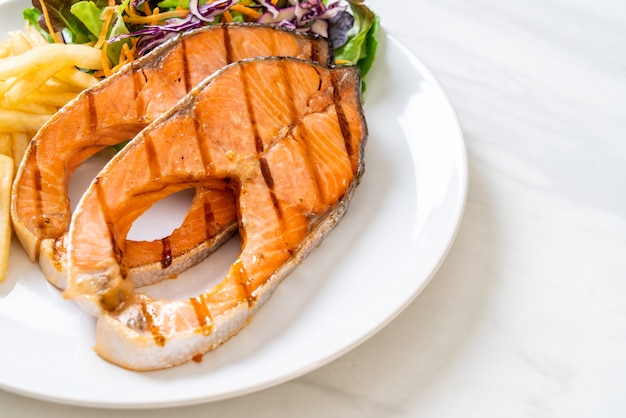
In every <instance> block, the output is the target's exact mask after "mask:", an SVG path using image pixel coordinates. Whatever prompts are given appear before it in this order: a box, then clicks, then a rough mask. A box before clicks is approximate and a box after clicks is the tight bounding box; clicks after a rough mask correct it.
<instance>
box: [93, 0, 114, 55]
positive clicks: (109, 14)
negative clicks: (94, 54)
mask: <svg viewBox="0 0 626 418" xmlns="http://www.w3.org/2000/svg"><path fill="white" fill-rule="evenodd" d="M114 11H115V9H114V8H113V7H105V9H104V10H103V12H102V16H100V19H103V20H104V23H102V29H101V30H100V35H99V36H98V42H96V44H95V45H94V48H101V47H102V45H103V44H105V43H106V40H107V34H108V33H109V26H111V21H112V20H113V12H114Z"/></svg>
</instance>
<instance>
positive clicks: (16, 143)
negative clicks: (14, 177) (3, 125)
mask: <svg viewBox="0 0 626 418" xmlns="http://www.w3.org/2000/svg"><path fill="white" fill-rule="evenodd" d="M31 138H32V135H30V134H28V133H26V132H13V141H12V142H13V150H12V151H13V162H14V171H17V167H18V166H19V165H20V163H21V162H22V159H23V158H24V153H25V152H26V148H28V143H29V142H30V139H31Z"/></svg>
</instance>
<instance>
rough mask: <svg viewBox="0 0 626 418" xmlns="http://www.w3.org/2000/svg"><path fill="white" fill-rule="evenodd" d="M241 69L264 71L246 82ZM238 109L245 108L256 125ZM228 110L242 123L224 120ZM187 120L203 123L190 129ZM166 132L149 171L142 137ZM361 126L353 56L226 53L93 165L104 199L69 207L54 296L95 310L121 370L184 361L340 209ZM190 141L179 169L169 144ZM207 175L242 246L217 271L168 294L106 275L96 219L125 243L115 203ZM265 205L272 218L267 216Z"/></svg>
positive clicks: (357, 155) (112, 260)
mask: <svg viewBox="0 0 626 418" xmlns="http://www.w3.org/2000/svg"><path fill="white" fill-rule="evenodd" d="M285 69H287V72H286V73H287V74H289V80H288V79H287V78H286V77H285V76H284V75H285ZM242 71H243V72H245V73H246V74H247V76H252V75H253V74H261V73H262V74H264V75H266V76H267V77H265V78H264V79H263V80H260V81H259V82H258V83H256V84H255V88H252V86H251V84H250V83H245V81H244V80H245V78H242V77H241V72H242ZM295 80H298V81H297V82H298V84H297V88H294V89H293V92H294V93H295V94H294V95H293V96H292V97H290V96H289V93H288V92H289V89H288V88H286V86H285V85H286V84H288V83H295ZM320 80H321V83H320ZM294 86H296V84H294ZM270 92H271V97H272V103H270V104H269V105H268V103H267V97H268V95H269V94H270ZM337 92H339V94H338V93H337ZM246 96H248V97H246ZM288 101H291V102H292V103H291V104H290V105H288V104H286V102H288ZM246 103H248V105H249V106H248V105H246ZM338 103H340V105H341V106H340V107H341V109H339V108H338V106H337V104H338ZM289 106H293V108H294V109H296V115H295V116H296V117H295V119H291V118H289V117H286V114H288V113H289V111H285V109H287V108H288V107H289ZM217 109H223V110H225V112H224V113H223V114H222V113H219V112H216V110H217ZM250 110H252V112H250ZM250 115H256V118H257V119H256V129H254V128H253V125H254V118H251V117H250ZM235 120H236V121H244V122H246V123H243V124H239V125H237V124H235V123H234V121H235ZM196 121H197V122H196ZM196 123H198V124H199V126H201V127H202V129H200V130H199V131H198V129H197V128H196V126H195V125H196ZM226 126H227V127H229V128H231V130H230V131H229V135H228V136H227V137H223V136H221V135H220V132H221V130H220V128H221V127H226ZM172 131H176V132H181V133H184V135H183V136H182V137H181V142H179V143H177V146H176V147H175V149H172V153H173V154H174V157H173V158H169V157H167V158H166V157H165V156H164V155H163V153H157V158H158V159H159V165H158V167H159V171H158V173H156V172H150V168H149V167H147V165H146V163H145V160H146V158H148V154H147V153H146V151H145V150H146V147H148V146H151V147H154V148H155V149H156V150H159V149H163V148H169V147H171V142H170V141H169V138H170V136H171V135H170V132H172ZM196 134H199V135H202V136H203V137H204V140H202V141H200V140H198V138H196V137H195V135H196ZM366 137H367V127H366V124H365V120H364V117H363V113H362V108H361V101H360V78H359V72H358V69H357V68H356V67H336V68H335V67H327V66H323V65H321V64H315V63H311V62H308V61H306V62H305V61H301V60H297V59H293V58H264V59H253V60H246V61H239V62H235V63H233V64H231V65H229V66H227V67H225V68H224V69H222V70H220V71H219V72H218V73H216V74H214V75H213V76H211V77H210V78H208V79H207V80H206V81H205V82H203V83H201V84H200V85H199V86H198V87H196V88H194V90H192V92H191V93H190V94H189V95H187V96H186V98H185V99H184V100H183V101H181V102H179V104H177V105H176V106H175V107H174V108H172V109H171V110H170V111H168V112H166V113H165V114H164V115H162V116H161V117H159V118H158V119H157V120H156V121H155V122H153V123H152V124H150V125H149V126H148V127H147V128H146V129H145V131H144V133H143V134H142V135H138V136H137V137H136V138H135V139H134V140H133V141H132V142H131V143H130V144H129V145H128V146H127V147H126V148H125V149H124V150H123V151H122V152H121V153H119V154H118V155H117V156H116V157H115V158H114V160H112V161H111V163H110V164H109V165H107V167H105V169H104V170H103V171H102V172H101V173H100V176H99V178H100V185H99V186H98V187H101V188H102V190H103V192H104V193H102V197H103V198H104V199H105V202H104V203H103V204H101V202H100V197H99V196H97V195H96V191H95V190H94V188H95V185H92V186H90V188H89V189H88V190H87V191H86V192H85V194H84V195H83V197H82V199H81V201H80V202H79V205H78V207H77V209H76V212H75V215H74V217H73V218H72V222H71V226H70V233H69V236H68V239H69V244H68V256H69V276H68V278H69V286H68V289H67V290H66V292H65V293H64V295H65V296H66V297H69V298H73V299H74V300H76V301H77V302H79V303H81V304H82V305H83V306H84V305H89V304H92V305H96V309H103V310H102V311H101V314H100V316H99V318H98V323H97V332H96V347H95V348H96V351H97V352H98V354H100V355H101V356H102V357H103V358H105V359H107V360H109V361H111V362H113V363H115V364H118V365H120V366H122V367H126V368H130V369H137V370H151V369H158V368H164V367H170V366H173V365H176V364H180V363H183V362H186V361H189V360H193V359H194V358H195V359H197V358H198V356H200V355H202V354H203V353H205V352H207V351H209V350H212V349H214V348H216V347H217V346H219V345H221V344H222V343H223V342H225V341H226V340H227V339H228V338H230V337H231V336H232V335H234V334H236V333H237V332H238V331H239V330H240V329H241V328H242V327H243V326H245V324H246V323H247V322H248V321H249V320H250V318H251V316H252V315H253V314H254V313H255V312H256V311H257V310H258V309H259V308H260V307H261V306H262V305H263V304H264V302H265V301H267V299H268V298H269V297H270V295H271V293H272V291H273V290H274V289H275V287H276V286H277V285H278V284H279V283H280V281H281V280H282V279H283V278H284V277H285V276H286V275H287V274H288V273H289V272H290V271H291V270H292V269H293V268H294V267H295V266H296V265H297V264H298V263H299V262H300V261H301V260H302V259H303V258H304V257H306V255H307V254H308V253H309V252H310V251H312V249H314V248H315V247H317V246H318V245H319V244H320V242H321V240H322V239H323V238H324V236H325V235H326V234H327V233H328V232H329V231H330V230H331V229H332V228H333V226H334V225H335V224H336V223H337V222H338V221H339V220H340V219H341V217H342V216H343V214H344V213H345V211H346V209H347V207H348V203H349V201H350V198H351V196H352V194H353V193H354V191H355V189H356V187H357V185H358V183H359V180H360V178H361V175H362V173H363V156H364V146H365V140H366ZM146 138H150V142H151V144H150V145H148V144H147V140H146ZM259 140H260V142H261V143H262V144H263V145H264V146H263V151H262V152H259V150H258V142H259ZM346 143H349V147H350V149H351V150H352V155H349V153H348V146H346ZM198 144H202V145H203V146H205V147H207V148H209V152H210V153H211V155H212V156H213V165H212V166H211V168H210V169H209V170H207V168H206V167H205V166H204V165H203V164H202V163H200V162H197V163H196V164H195V165H194V166H184V167H182V166H180V165H178V164H176V163H174V162H173V161H175V160H176V156H177V155H185V156H189V154H188V153H187V150H188V149H189V148H190V147H192V148H193V147H197V146H198ZM217 150H221V151H220V152H218V151H217ZM193 154H194V155H199V154H200V150H198V149H197V148H196V149H194V151H193ZM353 157H354V158H353ZM187 159H188V158H185V160H187ZM196 160H199V158H196ZM262 161H263V162H262ZM129 166H132V167H134V170H135V171H136V173H137V179H138V180H137V181H133V182H127V183H123V184H124V187H123V188H122V189H119V188H118V187H117V185H118V184H120V183H119V181H120V179H121V178H122V176H123V173H122V172H121V170H119V167H129ZM264 167H265V168H264ZM225 178H228V179H230V181H228V182H225V181H223V179H225ZM215 181H218V182H222V183H221V184H223V185H224V187H228V188H230V190H231V191H232V193H233V194H234V195H235V196H236V207H237V211H238V219H239V224H240V235H241V238H242V249H241V253H240V254H239V256H238V258H237V260H235V261H234V262H233V264H232V265H231V267H230V269H229V271H228V273H227V275H226V277H225V278H224V280H223V281H222V282H220V283H219V284H218V285H217V286H215V287H213V288H211V289H207V290H206V291H204V292H202V293H201V294H200V295H198V296H197V297H194V298H189V299H183V300H171V301H168V300H154V299H152V298H150V297H149V296H147V295H144V294H141V293H135V291H134V290H133V289H132V288H131V287H124V286H125V283H123V281H121V280H120V279H119V277H117V275H118V274H119V273H118V271H119V266H117V260H116V257H115V256H114V252H115V249H114V248H107V243H108V244H109V245H110V244H111V243H110V242H109V241H108V231H109V229H108V228H109V226H108V225H106V222H104V221H103V218H105V219H109V220H110V222H111V223H112V224H111V227H112V231H114V234H115V242H117V243H124V242H125V234H126V233H127V231H128V229H129V228H130V224H132V222H133V221H134V219H136V218H133V217H129V216H125V210H126V209H127V208H128V207H131V206H135V205H140V206H141V205H147V204H149V203H150V202H154V201H156V200H158V199H160V198H162V197H163V194H158V193H153V192H152V191H153V190H155V187H156V186H155V183H158V187H159V188H161V189H163V190H166V189H168V188H172V189H180V188H183V187H189V186H191V185H195V184H202V185H210V184H213V182H215ZM137 199H142V200H141V201H138V200H137ZM144 199H145V201H144ZM277 206H278V207H279V208H280V211H281V213H282V217H278V216H277V214H276V207H277ZM103 212H106V213H109V214H110V217H109V216H104V214H103ZM92 248H98V254H97V257H98V258H100V259H102V260H105V261H106V262H101V263H99V264H98V265H97V266H95V265H94V264H93V263H92V262H91V261H90V260H91V259H92V258H93V256H94V255H95V254H92V251H91V250H90V249H92ZM102 276H106V277H107V280H106V286H104V287H98V286H92V285H90V283H91V282H92V281H96V282H99V281H100V278H101V277H102ZM127 282H129V281H127ZM131 285H132V283H131ZM110 294H115V295H117V296H118V300H123V302H121V303H119V304H118V305H116V306H114V305H111V304H110V302H111V300H113V299H106V300H105V299H103V295H106V296H108V295H110ZM113 301H114V300H113ZM98 306H99V307H100V308H98Z"/></svg>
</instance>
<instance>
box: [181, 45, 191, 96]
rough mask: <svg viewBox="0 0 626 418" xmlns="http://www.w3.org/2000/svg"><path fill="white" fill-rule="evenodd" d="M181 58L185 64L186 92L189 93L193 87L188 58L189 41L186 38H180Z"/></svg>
mask: <svg viewBox="0 0 626 418" xmlns="http://www.w3.org/2000/svg"><path fill="white" fill-rule="evenodd" d="M180 60H181V62H182V64H183V78H184V80H185V92H186V93H189V92H190V91H191V89H192V88H193V85H192V84H191V71H190V69H189V60H188V59H187V42H186V41H185V38H183V39H181V40H180Z"/></svg>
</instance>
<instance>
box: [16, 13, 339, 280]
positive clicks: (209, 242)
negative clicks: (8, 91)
mask: <svg viewBox="0 0 626 418" xmlns="http://www.w3.org/2000/svg"><path fill="white" fill-rule="evenodd" d="M275 55H279V56H293V57H297V58H302V59H310V60H315V61H320V62H323V63H330V61H332V48H331V47H330V44H329V42H328V40H326V39H324V38H321V37H318V36H313V35H307V34H300V33H297V32H293V31H288V30H285V29H280V28H277V27H273V26H264V25H256V24H231V25H214V26H208V27H205V28H202V29H198V30H196V31H192V32H188V33H185V34H184V35H182V36H179V37H178V38H176V39H174V40H172V41H169V42H168V43H166V44H164V45H163V46H161V47H159V48H158V49H155V50H154V51H152V52H151V53H150V54H148V55H146V56H144V57H143V58H141V59H139V60H137V61H135V62H133V63H132V64H131V65H129V66H126V67H125V68H123V69H122V70H120V71H119V72H117V73H115V74H113V75H112V76H110V77H109V78H107V79H105V80H103V81H102V82H100V83H98V84H97V85H95V86H94V87H92V88H90V89H88V90H86V91H84V92H83V93H81V94H80V95H79V96H78V97H77V98H76V99H75V100H74V101H72V102H71V103H69V104H68V105H67V106H65V107H64V108H63V109H62V110H60V111H59V112H58V113H57V114H56V115H55V116H53V117H52V118H51V120H50V121H48V123H47V124H45V125H44V126H43V127H42V128H41V130H40V131H39V132H38V133H37V135H36V136H35V137H34V139H33V141H32V142H31V144H30V146H29V148H28V149H27V151H26V156H25V158H24V161H23V163H22V165H21V167H20V168H19V171H18V173H17V176H16V179H15V183H14V188H13V198H12V207H11V215H12V219H13V224H14V227H15V231H16V235H17V237H18V238H19V240H20V242H21V243H22V245H23V247H24V248H25V250H26V252H27V253H28V255H29V257H30V259H31V260H32V261H37V260H39V264H40V266H41V269H42V271H43V273H44V276H45V277H46V278H47V280H48V281H49V282H50V283H52V284H54V285H55V286H57V287H59V288H65V287H66V264H67V260H66V242H65V239H66V233H67V228H68V226H69V223H70V216H71V210H70V201H69V197H68V184H69V183H70V179H71V176H72V174H73V172H74V170H75V169H76V168H77V167H78V166H79V165H81V164H82V163H83V162H84V161H85V160H87V159H88V158H90V157H91V156H93V155H95V154H96V153H97V152H99V151H101V150H102V149H104V148H106V147H108V146H111V145H115V144H118V143H120V142H122V141H124V140H127V139H130V138H132V137H134V136H135V135H136V134H137V133H138V132H139V131H140V130H141V129H143V128H144V127H145V126H147V125H148V124H149V123H150V122H152V121H153V120H155V119H156V118H157V117H158V116H159V115H161V114H162V113H163V112H165V111H166V110H168V109H169V108H170V107H172V106H174V105H175V104H176V103H177V102H178V101H179V100H180V99H182V98H183V97H184V96H185V94H187V93H188V92H189V91H190V90H191V89H192V88H193V87H194V86H195V85H197V84H198V83H200V82H201V81H202V80H204V79H205V78H206V77H208V76H209V75H211V74H212V73H214V72H215V71H217V70H219V69H220V68H222V67H223V66H225V65H227V64H229V63H231V62H235V61H237V60H240V59H244V58H250V57H256V56H275ZM124 171H125V172H126V170H124ZM236 229H237V224H236V211H235V201H234V195H233V194H232V192H231V191H230V190H229V189H228V185H227V184H224V183H223V182H219V181H215V182H213V183H212V184H210V185H208V186H207V185H204V186H198V188H197V189H196V193H195V195H194V198H193V200H192V202H191V207H190V210H189V212H188V214H187V216H186V217H185V218H184V220H183V223H182V225H181V226H180V227H179V228H177V229H175V230H174V231H173V232H172V234H171V235H170V236H167V237H163V238H162V239H158V240H153V241H131V242H129V243H128V245H127V249H126V251H127V252H126V261H127V266H128V270H129V275H130V277H131V278H132V280H133V281H134V282H135V284H136V286H144V285H148V284H152V283H155V282H157V281H159V280H162V279H164V278H167V277H171V276H175V275H176V274H178V273H179V272H180V271H184V270H185V269H187V268H188V267H190V266H191V265H193V264H195V263H197V262H199V261H200V260H202V259H203V258H205V257H206V256H207V255H208V254H210V253H211V252H212V251H214V250H215V249H216V248H217V247H218V246H219V245H220V244H221V243H223V242H224V241H226V240H227V239H228V238H230V237H231V236H232V234H233V233H235V232H236ZM199 231H201V232H202V233H199Z"/></svg>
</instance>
